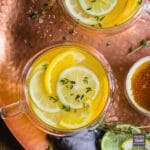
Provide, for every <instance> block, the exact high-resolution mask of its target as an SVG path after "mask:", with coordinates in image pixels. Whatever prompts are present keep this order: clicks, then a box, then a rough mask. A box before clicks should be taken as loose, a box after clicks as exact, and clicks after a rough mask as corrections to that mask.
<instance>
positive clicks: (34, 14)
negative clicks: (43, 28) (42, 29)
mask: <svg viewBox="0 0 150 150" xmlns="http://www.w3.org/2000/svg"><path fill="white" fill-rule="evenodd" d="M29 17H30V18H31V19H32V20H35V19H36V18H37V17H38V14H37V13H36V12H33V13H32V14H30V15H29Z"/></svg>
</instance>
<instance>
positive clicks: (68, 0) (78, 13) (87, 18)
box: [64, 0, 98, 25]
mask: <svg viewBox="0 0 150 150" xmlns="http://www.w3.org/2000/svg"><path fill="white" fill-rule="evenodd" d="M64 3H65V5H66V8H67V9H68V11H69V13H70V14H71V15H72V16H73V17H74V18H75V20H78V21H80V22H82V23H84V24H87V25H95V24H98V21H97V19H96V17H95V16H91V15H89V14H87V13H86V12H85V11H84V10H83V9H82V8H81V6H80V4H79V3H78V0H64Z"/></svg>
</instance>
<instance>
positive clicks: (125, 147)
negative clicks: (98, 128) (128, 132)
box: [121, 138, 150, 150]
mask: <svg viewBox="0 0 150 150" xmlns="http://www.w3.org/2000/svg"><path fill="white" fill-rule="evenodd" d="M121 149H122V150H130V149H137V150H138V149H140V148H138V147H137V148H134V147H133V138H129V139H127V140H125V141H124V142H123V143H122V144H121ZM149 149H150V141H149V140H146V145H145V150H149Z"/></svg>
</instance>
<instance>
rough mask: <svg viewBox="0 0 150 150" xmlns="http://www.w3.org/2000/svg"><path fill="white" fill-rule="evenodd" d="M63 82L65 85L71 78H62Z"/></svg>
mask: <svg viewBox="0 0 150 150" xmlns="http://www.w3.org/2000/svg"><path fill="white" fill-rule="evenodd" d="M60 82H61V84H62V85H64V84H67V83H68V82H69V80H68V79H67V78H64V79H62V80H60Z"/></svg>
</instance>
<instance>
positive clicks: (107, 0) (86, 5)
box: [78, 0, 118, 16]
mask: <svg viewBox="0 0 150 150" xmlns="http://www.w3.org/2000/svg"><path fill="white" fill-rule="evenodd" d="M78 1H79V3H80V5H81V7H82V9H83V10H84V11H85V12H86V13H87V14H90V15H93V16H102V15H105V14H108V13H109V12H110V11H112V10H113V9H114V7H115V6H116V4H117V2H118V0H78Z"/></svg>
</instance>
